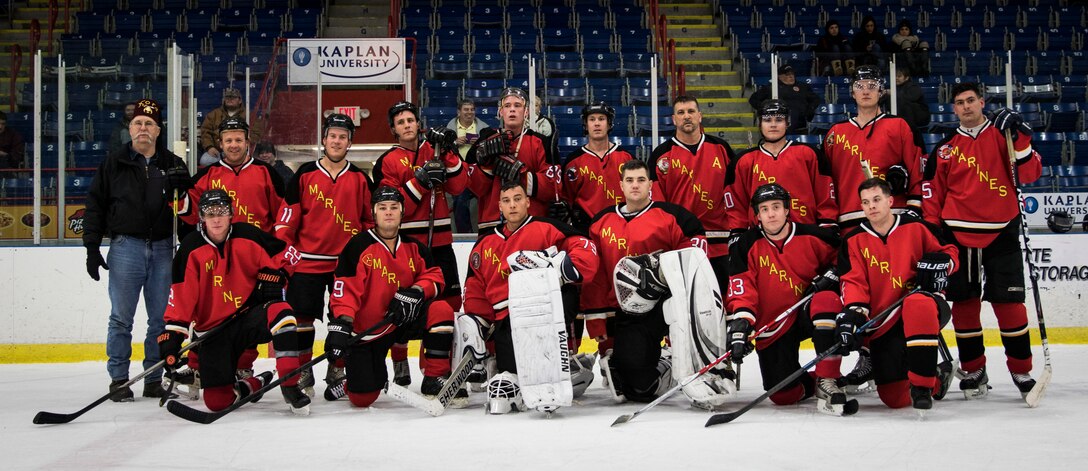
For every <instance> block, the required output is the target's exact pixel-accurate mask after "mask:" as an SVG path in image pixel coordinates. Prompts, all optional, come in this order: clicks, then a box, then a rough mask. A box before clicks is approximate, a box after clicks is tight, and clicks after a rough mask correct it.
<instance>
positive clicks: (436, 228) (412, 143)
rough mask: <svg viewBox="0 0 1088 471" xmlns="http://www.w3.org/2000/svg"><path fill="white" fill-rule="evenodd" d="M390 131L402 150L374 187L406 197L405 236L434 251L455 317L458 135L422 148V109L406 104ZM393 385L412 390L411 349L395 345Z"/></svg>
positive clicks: (435, 138) (396, 109) (389, 158)
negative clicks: (452, 201) (452, 198)
mask: <svg viewBox="0 0 1088 471" xmlns="http://www.w3.org/2000/svg"><path fill="white" fill-rule="evenodd" d="M389 131H390V132H391V133H392V134H393V137H394V138H395V139H396V140H397V144H396V145H394V146H393V147H391V148H390V149H389V150H388V151H386V152H385V153H384V154H382V155H381V156H380V157H378V160H377V162H375V164H374V172H373V175H374V181H376V182H377V184H378V185H379V186H381V185H387V186H391V187H393V188H396V189H397V190H399V191H400V192H401V194H402V195H404V203H403V204H404V218H403V219H402V221H401V226H400V233H401V235H404V236H408V237H412V238H414V239H416V240H417V241H419V242H424V243H425V244H427V245H428V248H429V249H430V251H431V256H433V257H434V259H435V262H436V263H438V265H439V267H441V269H442V274H443V275H444V276H445V282H444V283H443V284H444V286H445V289H444V291H443V292H442V294H441V296H440V298H441V299H443V300H444V301H445V302H446V304H449V306H450V307H451V308H452V309H453V310H454V311H459V310H460V309H461V279H460V277H459V276H458V272H459V270H458V268H457V257H456V256H455V255H454V253H453V229H452V225H451V223H450V221H451V220H450V207H449V204H448V203H447V202H446V194H447V193H449V194H451V195H459V194H461V192H462V191H464V190H465V185H466V184H467V182H468V180H467V177H466V175H467V172H466V171H464V169H465V166H464V165H463V164H462V162H461V158H460V157H459V156H458V155H457V152H456V150H457V146H456V145H455V144H454V140H456V139H457V133H455V132H454V131H452V130H450V129H446V128H431V129H430V130H429V131H427V133H426V137H425V138H426V140H424V141H422V142H420V137H421V135H420V129H419V108H417V107H416V106H415V105H414V104H412V103H409V102H406V101H402V102H398V103H396V104H394V105H393V106H392V107H391V108H389ZM389 352H390V356H391V357H392V358H393V381H394V382H396V383H397V384H399V385H401V386H407V385H409V384H411V382H412V377H411V376H410V373H409V371H410V370H409V368H408V345H406V344H395V345H393V347H392V348H391V349H390V351H389Z"/></svg>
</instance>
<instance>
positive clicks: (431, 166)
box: [415, 159, 446, 190]
mask: <svg viewBox="0 0 1088 471" xmlns="http://www.w3.org/2000/svg"><path fill="white" fill-rule="evenodd" d="M415 177H416V181H418V182H419V186H421V187H423V188H425V189H428V190H430V189H433V188H434V187H435V186H438V185H441V184H443V183H446V166H445V165H444V164H442V162H440V161H438V160H434V159H431V160H428V161H427V162H426V163H424V164H423V166H422V167H420V168H417V169H416V171H415Z"/></svg>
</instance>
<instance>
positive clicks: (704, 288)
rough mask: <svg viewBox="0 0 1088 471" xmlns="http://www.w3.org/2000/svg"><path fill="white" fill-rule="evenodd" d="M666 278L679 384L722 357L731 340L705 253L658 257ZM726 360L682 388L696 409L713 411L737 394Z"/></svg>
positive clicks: (689, 251) (678, 252)
mask: <svg viewBox="0 0 1088 471" xmlns="http://www.w3.org/2000/svg"><path fill="white" fill-rule="evenodd" d="M659 263H660V271H661V275H662V278H664V280H665V282H666V284H667V285H668V287H669V291H670V292H672V296H671V297H669V298H668V299H666V300H665V301H664V302H663V303H662V313H663V314H664V317H665V322H666V323H667V324H668V325H669V341H670V343H671V345H672V375H673V376H672V377H673V378H674V379H675V380H676V381H681V380H683V379H684V378H687V377H688V376H691V375H692V374H694V373H695V372H696V371H698V370H700V369H702V368H703V367H704V366H706V365H708V364H710V362H711V361H713V360H714V359H716V358H718V357H719V356H721V355H724V354H725V352H726V351H727V350H728V347H729V342H728V337H727V335H726V328H725V312H724V310H723V306H724V305H723V303H722V295H721V291H720V289H719V287H718V280H717V277H716V276H715V275H714V270H713V268H712V267H711V265H710V260H709V259H707V257H706V254H705V253H704V252H703V251H702V250H699V249H697V248H687V249H681V250H673V251H670V252H665V253H663V254H661V258H660V259H659ZM727 364H728V363H727V362H722V363H719V364H718V366H715V367H714V369H711V370H710V371H709V372H707V374H704V375H703V376H701V377H700V378H699V379H698V380H696V381H692V382H691V383H689V384H688V385H686V386H684V388H683V391H684V394H686V395H687V396H688V397H689V398H690V399H691V400H692V401H693V402H694V403H695V404H696V405H698V406H700V407H714V406H718V405H721V404H723V403H724V402H725V400H726V398H727V397H728V395H730V394H733V393H735V392H736V390H737V388H736V383H734V382H733V381H731V380H729V379H726V377H727V376H731V373H732V372H731V371H728V369H727V367H726V365H727Z"/></svg>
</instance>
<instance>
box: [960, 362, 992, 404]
mask: <svg viewBox="0 0 1088 471" xmlns="http://www.w3.org/2000/svg"><path fill="white" fill-rule="evenodd" d="M959 376H960V378H961V379H960V389H961V390H962V391H963V397H964V398H965V399H968V400H971V399H979V398H981V397H983V396H985V395H986V394H987V393H989V392H990V389H992V388H990V384H989V383H990V378H989V377H988V376H986V367H985V366H983V367H982V368H979V369H977V370H975V371H971V372H966V371H963V370H960V375H959Z"/></svg>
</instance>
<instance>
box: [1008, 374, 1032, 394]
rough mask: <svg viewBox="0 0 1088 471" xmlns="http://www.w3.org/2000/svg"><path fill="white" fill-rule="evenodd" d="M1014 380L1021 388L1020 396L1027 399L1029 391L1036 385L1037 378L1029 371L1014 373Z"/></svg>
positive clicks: (1018, 387)
mask: <svg viewBox="0 0 1088 471" xmlns="http://www.w3.org/2000/svg"><path fill="white" fill-rule="evenodd" d="M1012 382H1013V383H1014V384H1016V388H1017V389H1019V390H1020V397H1022V398H1024V399H1027V398H1028V393H1030V392H1031V390H1032V388H1034V387H1035V379H1033V378H1032V377H1031V375H1030V374H1028V373H1023V374H1021V373H1012Z"/></svg>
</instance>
